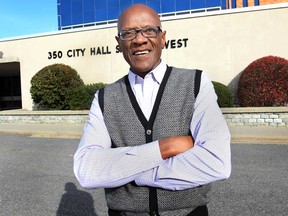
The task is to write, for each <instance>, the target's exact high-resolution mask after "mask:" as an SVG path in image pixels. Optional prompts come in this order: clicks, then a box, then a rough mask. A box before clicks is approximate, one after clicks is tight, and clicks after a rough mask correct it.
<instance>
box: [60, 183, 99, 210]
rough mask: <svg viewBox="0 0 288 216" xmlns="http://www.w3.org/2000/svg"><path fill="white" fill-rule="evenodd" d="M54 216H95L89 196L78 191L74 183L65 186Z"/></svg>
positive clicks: (92, 201) (91, 198) (92, 202)
mask: <svg viewBox="0 0 288 216" xmlns="http://www.w3.org/2000/svg"><path fill="white" fill-rule="evenodd" d="M65 191H66V193H65V194H63V195H62V198H61V201H60V204H59V207H58V210H57V213H56V216H64V215H65V216H79V215H81V216H88V215H89V216H97V214H96V213H95V209H94V200H93V197H92V196H91V194H89V193H88V192H85V191H81V190H78V189H77V187H76V186H75V184H74V183H71V182H68V183H66V184H65Z"/></svg>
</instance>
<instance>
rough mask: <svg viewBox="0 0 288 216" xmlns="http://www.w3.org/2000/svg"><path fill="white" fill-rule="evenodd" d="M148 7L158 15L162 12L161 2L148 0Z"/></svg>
mask: <svg viewBox="0 0 288 216" xmlns="http://www.w3.org/2000/svg"><path fill="white" fill-rule="evenodd" d="M147 5H148V6H149V7H151V8H153V9H154V10H155V11H156V12H157V13H161V12H160V0H147Z"/></svg>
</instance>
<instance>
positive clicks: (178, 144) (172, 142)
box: [159, 136, 194, 160]
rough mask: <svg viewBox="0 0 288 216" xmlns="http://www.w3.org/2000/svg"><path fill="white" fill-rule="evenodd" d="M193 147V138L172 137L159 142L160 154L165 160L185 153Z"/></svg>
mask: <svg viewBox="0 0 288 216" xmlns="http://www.w3.org/2000/svg"><path fill="white" fill-rule="evenodd" d="M193 146H194V140H193V137H191V136H172V137H168V138H165V139H162V140H159V148H160V153H161V156H162V158H163V159H164V160H165V159H167V158H170V157H173V156H175V155H178V154H180V153H183V152H185V151H187V150H188V149H190V148H192V147H193Z"/></svg>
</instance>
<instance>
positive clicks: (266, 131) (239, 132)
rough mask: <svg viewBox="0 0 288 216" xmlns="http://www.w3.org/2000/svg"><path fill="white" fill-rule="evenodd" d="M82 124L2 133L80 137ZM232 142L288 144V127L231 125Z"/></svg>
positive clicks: (0, 128) (2, 127) (20, 127)
mask: <svg viewBox="0 0 288 216" xmlns="http://www.w3.org/2000/svg"><path fill="white" fill-rule="evenodd" d="M83 126H84V125H82V124H66V125H61V124H28V123H25V124H24V123H22V124H21V123H19V124H17V123H1V124H0V133H10V134H11V133H12V134H26V135H31V136H35V137H53V138H74V139H75V138H76V139H77V138H80V137H81V134H82V130H83ZM229 129H230V132H231V137H232V139H231V140H232V143H248V144H253V143H257V144H288V127H268V126H266V127H265V126H263V127H255V126H254V127H248V126H230V127H229Z"/></svg>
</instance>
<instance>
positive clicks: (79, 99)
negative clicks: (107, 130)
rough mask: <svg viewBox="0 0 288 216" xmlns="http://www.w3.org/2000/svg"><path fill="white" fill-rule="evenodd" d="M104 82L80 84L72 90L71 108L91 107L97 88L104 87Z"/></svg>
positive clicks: (82, 108)
mask: <svg viewBox="0 0 288 216" xmlns="http://www.w3.org/2000/svg"><path fill="white" fill-rule="evenodd" d="M104 86H105V84H104V83H102V82H100V83H94V84H88V85H84V86H80V87H78V88H76V89H74V90H73V91H72V92H71V96H70V100H69V107H70V109H71V110H84V109H90V106H91V103H92V101H93V99H94V95H95V93H96V91H97V90H99V89H100V88H103V87H104Z"/></svg>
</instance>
